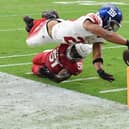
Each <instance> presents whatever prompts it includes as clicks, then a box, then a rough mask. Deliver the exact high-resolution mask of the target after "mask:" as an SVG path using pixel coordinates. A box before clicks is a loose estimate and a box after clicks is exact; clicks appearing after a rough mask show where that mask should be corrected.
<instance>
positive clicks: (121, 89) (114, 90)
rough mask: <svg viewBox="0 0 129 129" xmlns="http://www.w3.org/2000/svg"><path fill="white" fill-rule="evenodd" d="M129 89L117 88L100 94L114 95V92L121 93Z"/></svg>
mask: <svg viewBox="0 0 129 129" xmlns="http://www.w3.org/2000/svg"><path fill="white" fill-rule="evenodd" d="M125 90H127V88H116V89H111V90H102V91H100V92H99V93H101V94H104V93H112V92H120V91H125Z"/></svg>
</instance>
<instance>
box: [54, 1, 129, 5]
mask: <svg viewBox="0 0 129 129" xmlns="http://www.w3.org/2000/svg"><path fill="white" fill-rule="evenodd" d="M53 3H55V4H63V5H66V4H78V5H91V6H93V5H94V6H95V5H96V6H97V5H104V4H108V3H109V2H97V1H93V0H92V1H90V0H88V1H84V0H76V1H61V2H53ZM110 3H111V4H117V5H127V3H125V2H115V1H112V2H110Z"/></svg>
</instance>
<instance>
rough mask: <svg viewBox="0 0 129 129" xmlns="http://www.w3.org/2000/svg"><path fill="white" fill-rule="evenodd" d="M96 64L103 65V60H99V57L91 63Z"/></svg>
mask: <svg viewBox="0 0 129 129" xmlns="http://www.w3.org/2000/svg"><path fill="white" fill-rule="evenodd" d="M97 62H101V63H102V64H103V58H101V57H100V58H96V59H94V60H93V62H92V63H93V64H95V63H97Z"/></svg>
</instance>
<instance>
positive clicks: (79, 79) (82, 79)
mask: <svg viewBox="0 0 129 129" xmlns="http://www.w3.org/2000/svg"><path fill="white" fill-rule="evenodd" d="M25 74H27V75H32V74H33V72H26V73H25ZM95 79H99V77H87V78H76V79H69V80H66V81H62V82H61V83H67V82H77V81H85V80H95Z"/></svg>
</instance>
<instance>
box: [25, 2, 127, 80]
mask: <svg viewBox="0 0 129 129" xmlns="http://www.w3.org/2000/svg"><path fill="white" fill-rule="evenodd" d="M121 21H122V12H121V10H120V9H119V8H118V7H117V6H115V5H113V4H107V5H104V6H103V7H101V8H100V9H99V10H98V12H97V13H89V14H87V15H85V16H81V17H80V18H78V19H76V20H62V19H59V17H55V18H50V19H49V18H47V17H45V18H42V19H40V22H39V24H36V22H37V21H36V20H34V21H33V26H32V28H31V29H30V31H29V35H28V37H27V40H26V42H27V44H28V45H29V46H34V45H41V44H44V43H48V42H60V43H68V44H75V43H84V44H93V64H94V67H95V69H96V70H97V73H98V74H99V76H100V77H101V78H103V79H105V80H108V81H110V82H112V81H113V80H114V77H113V76H112V75H110V74H107V73H106V72H105V71H104V70H103V58H102V53H101V44H102V43H103V42H104V40H107V41H110V42H112V43H116V44H121V45H126V46H129V41H128V40H127V39H126V38H124V37H122V36H120V35H119V34H117V33H116V31H117V30H118V29H119V28H120V26H121Z"/></svg>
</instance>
